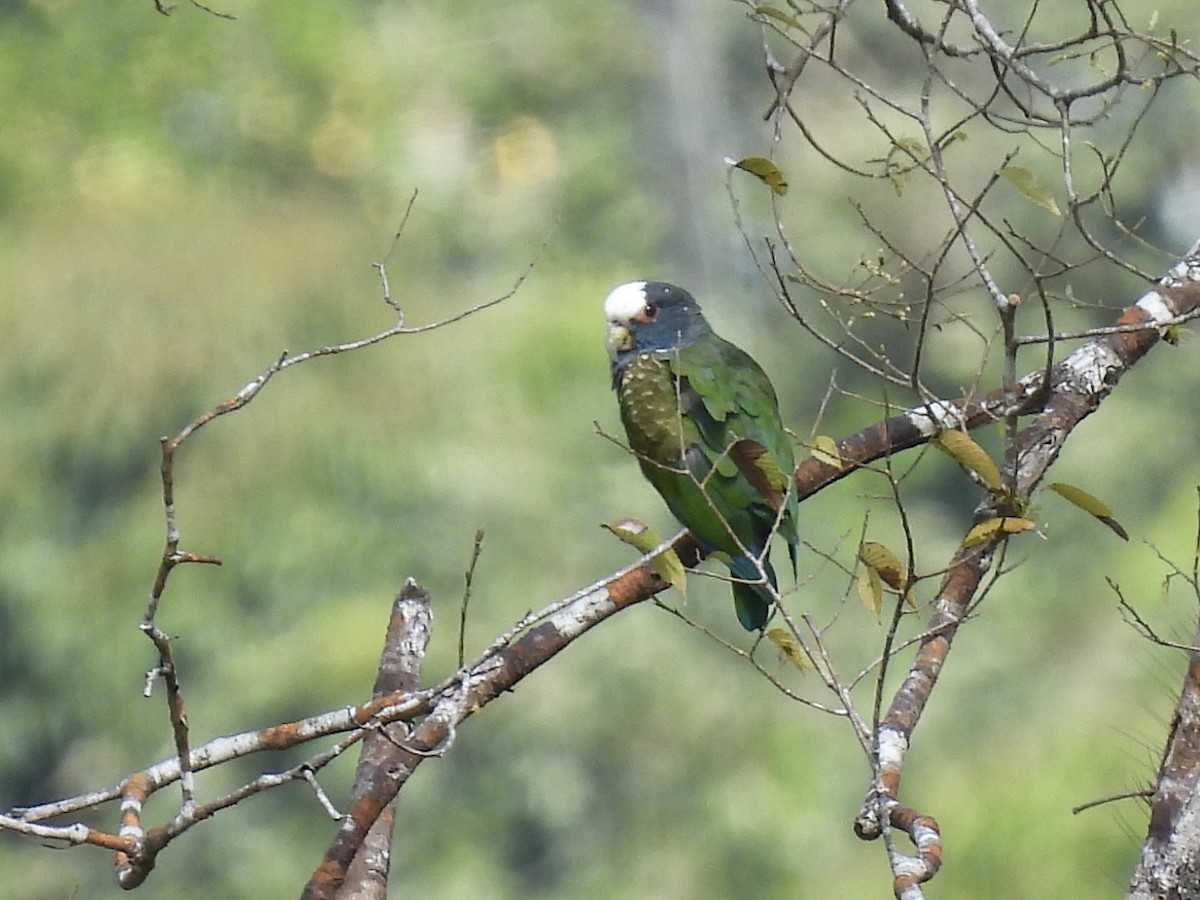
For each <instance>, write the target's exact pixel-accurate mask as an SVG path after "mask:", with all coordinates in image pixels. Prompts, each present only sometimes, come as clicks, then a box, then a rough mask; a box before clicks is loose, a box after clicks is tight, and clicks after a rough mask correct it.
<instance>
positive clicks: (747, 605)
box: [729, 556, 779, 631]
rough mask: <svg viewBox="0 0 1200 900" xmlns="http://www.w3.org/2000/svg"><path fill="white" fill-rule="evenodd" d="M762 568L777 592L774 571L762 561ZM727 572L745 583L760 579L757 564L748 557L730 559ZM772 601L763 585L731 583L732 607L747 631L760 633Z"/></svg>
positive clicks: (772, 598)
mask: <svg viewBox="0 0 1200 900" xmlns="http://www.w3.org/2000/svg"><path fill="white" fill-rule="evenodd" d="M762 567H763V569H764V570H766V573H767V580H768V581H770V582H771V587H773V588H775V589H776V590H778V587H779V582H778V581H776V580H775V570H774V569H773V568H772V567H771V563H770V561H769V560H766V559H764V560H763V564H762ZM729 571H730V572H731V573H732V574H733V577H734V578H741V579H744V580H745V581H759V580H761V579H762V572H760V571H759V568H758V563H756V562H755V561H754V560H753V559H751V558H750V557H748V556H737V557H732V558H731V559H730V560H729ZM774 599H775V598H774V597H773V596H772V595H771V591H770V590H769V589H768V588H767V586H766V585H765V584H743V583H741V582H738V581H735V582H734V583H733V607H734V610H735V611H736V612H737V617H738V621H739V622H741V623H742V627H743V628H745V629H746V630H747V631H762V629H763V626H764V625H766V624H767V618H768V617H769V616H770V614H771V603H772V602H773V601H774Z"/></svg>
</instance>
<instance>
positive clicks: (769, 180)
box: [725, 156, 788, 195]
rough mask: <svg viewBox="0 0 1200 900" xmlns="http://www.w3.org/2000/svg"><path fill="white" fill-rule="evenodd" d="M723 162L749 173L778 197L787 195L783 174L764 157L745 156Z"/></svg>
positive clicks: (785, 180) (786, 185)
mask: <svg viewBox="0 0 1200 900" xmlns="http://www.w3.org/2000/svg"><path fill="white" fill-rule="evenodd" d="M725 162H727V163H728V164H729V165H731V166H733V167H734V168H736V169H741V170H742V171H743V172H749V173H750V174H751V175H753V176H755V177H756V178H758V179H759V180H761V181H762V182H763V183H764V184H765V185H766V186H767V187H769V188H770V189H771V190H773V191H774V192H775V193H777V194H780V195H782V194H786V193H787V189H788V183H787V179H786V178H784V177H783V172H781V171H780V170H779V166H777V165H775V163H773V162H771V161H770V160H769V159H767V158H766V157H765V156H747V157H746V158H745V159H739V160H732V159H727V160H725Z"/></svg>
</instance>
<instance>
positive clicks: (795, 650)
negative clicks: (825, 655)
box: [767, 628, 816, 671]
mask: <svg viewBox="0 0 1200 900" xmlns="http://www.w3.org/2000/svg"><path fill="white" fill-rule="evenodd" d="M767 640H769V641H770V642H771V643H772V644H774V645H775V647H776V649H778V650H779V653H780V655H782V656H783V658H784V659H786V660H787V661H788V662H790V663H791V664H792V665H793V666H795V667H796V668H797V669H800V670H801V671H804V670H805V669H815V668H816V666H814V665H813V661H812V660H811V659H810V658H809V655H808V654H807V653H805V652H804V648H803V647H801V646H800V642H799V641H798V640H796V638H795V637H793V636H792V635H791V634H790V633H789V632H787V631H784V630H783V629H782V628H772V629H771V630H770V631H768V632H767Z"/></svg>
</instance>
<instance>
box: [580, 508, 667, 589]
mask: <svg viewBox="0 0 1200 900" xmlns="http://www.w3.org/2000/svg"><path fill="white" fill-rule="evenodd" d="M600 527H602V528H606V529H608V530H609V531H611V532H612V533H613V534H615V535H616V536H617V537H618V538H620V539H621V540H622V541H624V542H625V543H626V544H629V545H631V546H633V547H636V548H637V549H638V550H640V551H641V552H642V553H649V552H650V551H651V550H653V549H654V548H655V547H657V546H658V545H659V544H661V543H662V542H663V539H662V538H661V537H660V536H659V534H658V532H657V531H655V530H654V529H653V528H651V527H650V526H649V525H647V524H646V523H645V522H643V521H642V520H641V519H621V520H619V521H617V522H613V523H612V524H611V525H610V524H607V523H604V524H602V525H601V526H600ZM650 565H651V566H653V567H654V571H655V572H657V573H658V575H659V577H660V578H662V580H663V581H665V582H667V583H668V584H669V585H671V586H672V587H674V588H677V589H678V590H679V593H681V594H683V595H684V596H685V597H686V596H687V569H686V568H685V567H684V565H683V562H682V561H681V560H680V559H679V555H678V554H677V553H676V552H675V551H674V550H672V549H671V548H670V547H668V548H667V549H666V550H664V551H663V552H662V553H659V554H658V555H657V556H653V557H651V558H650Z"/></svg>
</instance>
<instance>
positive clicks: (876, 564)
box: [858, 541, 908, 591]
mask: <svg viewBox="0 0 1200 900" xmlns="http://www.w3.org/2000/svg"><path fill="white" fill-rule="evenodd" d="M858 558H859V559H861V560H862V561H863V563H864V564H865V565H866V566H867V567H868V568H870V569H872V570H874V571H875V573H876V574H877V575H878V576H879V577H880V578H881V579H882V580H883V583H884V584H886V585H887V586H888V587H890V588H892V589H893V590H897V591H903V590H905V588H907V587H908V572H907V571H905V569H904V564H903V563H902V562H900V557H898V556H897V555H896V554H895V553H893V552H892V551H891V550H889V549H888V548H887V547H885V546H884V545H883V544H878V543H876V542H875V541H863V544H862V546H861V547H859V548H858Z"/></svg>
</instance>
